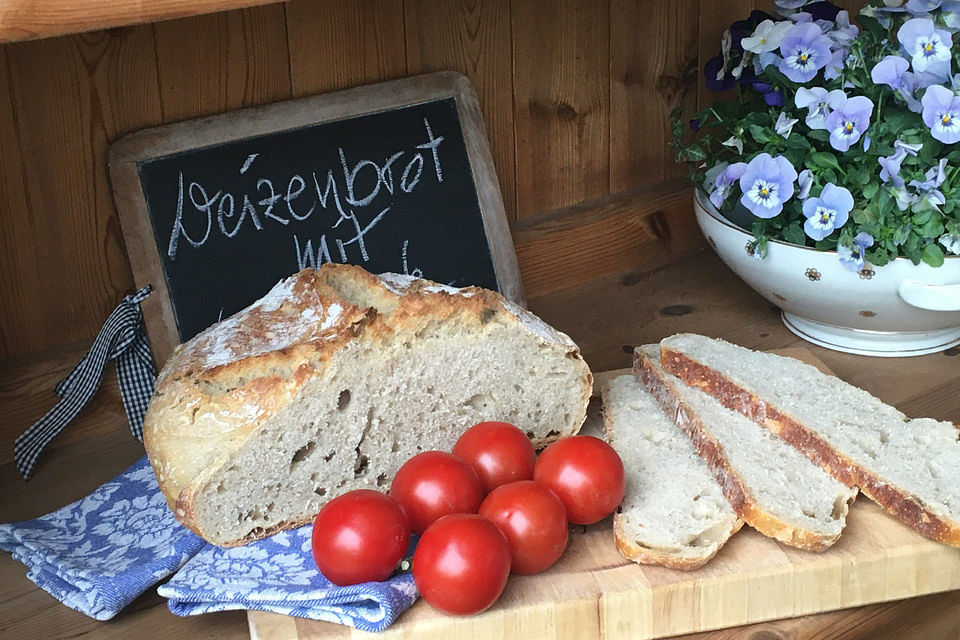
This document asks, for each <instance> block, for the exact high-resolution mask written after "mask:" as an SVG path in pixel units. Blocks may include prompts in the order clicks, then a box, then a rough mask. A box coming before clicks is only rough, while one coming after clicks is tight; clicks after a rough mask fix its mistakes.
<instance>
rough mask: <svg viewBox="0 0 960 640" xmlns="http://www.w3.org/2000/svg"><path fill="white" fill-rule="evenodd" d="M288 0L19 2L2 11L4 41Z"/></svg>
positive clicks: (1, 41) (0, 21)
mask: <svg viewBox="0 0 960 640" xmlns="http://www.w3.org/2000/svg"><path fill="white" fill-rule="evenodd" d="M284 1H285V0H185V1H182V2H143V0H85V1H80V2H73V3H71V7H70V8H69V9H68V8H67V7H64V6H61V3H60V2H19V3H13V7H12V8H11V9H9V10H6V11H3V12H0V44H6V43H10V42H21V41H23V40H36V39H39V38H50V37H53V36H63V35H68V34H73V33H84V32H87V31H99V30H102V29H112V28H115V27H126V26H131V25H135V24H144V23H147V22H156V21H158V20H173V19H176V18H186V17H189V16H196V15H201V14H206V13H215V12H218V11H230V10H233V9H244V8H248V7H255V6H259V5H265V4H276V3H279V2H284Z"/></svg>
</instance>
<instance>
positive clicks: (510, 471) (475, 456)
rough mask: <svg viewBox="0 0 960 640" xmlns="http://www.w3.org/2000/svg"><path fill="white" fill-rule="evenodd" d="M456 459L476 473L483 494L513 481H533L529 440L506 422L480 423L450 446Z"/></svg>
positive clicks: (535, 459)
mask: <svg viewBox="0 0 960 640" xmlns="http://www.w3.org/2000/svg"><path fill="white" fill-rule="evenodd" d="M453 455H455V456H457V457H458V458H460V459H461V460H463V461H464V462H466V463H467V464H468V465H470V467H471V468H472V469H473V470H474V471H476V472H477V475H478V476H480V482H481V483H483V491H484V493H490V492H491V491H493V490H494V489H496V488H497V487H499V486H500V485H503V484H507V483H509V482H516V481H517V480H530V479H531V478H533V465H534V464H536V462H537V452H536V451H534V449H533V444H532V443H531V442H530V438H528V437H527V436H526V434H524V433H523V431H521V430H520V429H518V428H516V427H515V426H513V425H512V424H510V423H509V422H481V423H480V424H475V425H473V426H472V427H470V428H469V429H467V430H466V431H465V432H464V433H463V435H462V436H460V439H459V440H457V443H456V444H455V445H453Z"/></svg>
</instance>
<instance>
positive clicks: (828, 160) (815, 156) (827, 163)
mask: <svg viewBox="0 0 960 640" xmlns="http://www.w3.org/2000/svg"><path fill="white" fill-rule="evenodd" d="M810 160H811V161H813V163H814V164H815V165H816V166H817V167H822V168H825V169H836V170H837V171H840V165H839V164H838V163H837V156H835V155H833V154H832V153H830V152H829V151H816V152H814V153H812V154H810Z"/></svg>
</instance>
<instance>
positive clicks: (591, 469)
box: [533, 436, 624, 524]
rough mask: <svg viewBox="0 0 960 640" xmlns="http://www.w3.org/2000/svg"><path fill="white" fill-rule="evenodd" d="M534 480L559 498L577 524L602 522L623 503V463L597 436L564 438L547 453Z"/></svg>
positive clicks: (535, 471) (539, 461)
mask: <svg viewBox="0 0 960 640" xmlns="http://www.w3.org/2000/svg"><path fill="white" fill-rule="evenodd" d="M533 479H534V480H535V481H537V482H540V483H542V484H544V485H546V486H547V487H549V488H550V490H551V491H553V492H554V493H555V494H557V497H558V498H560V501H561V502H563V506H564V507H566V509H567V520H569V521H570V522H572V523H573V524H593V523H594V522H597V521H598V520H602V519H603V518H605V517H606V516H608V515H610V514H611V513H612V512H613V510H614V509H616V508H617V505H619V504H620V501H622V500H623V491H624V476H623V462H622V461H621V460H620V456H619V455H617V452H616V451H614V449H613V447H611V446H610V445H609V444H607V443H606V442H604V441H603V440H600V439H599V438H594V437H593V436H571V437H569V438H563V439H561V440H557V441H556V442H554V443H553V444H551V445H550V446H549V447H547V448H546V449H544V450H543V453H541V454H540V458H539V459H538V460H537V466H536V467H535V468H534V470H533Z"/></svg>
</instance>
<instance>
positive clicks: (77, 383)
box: [13, 285, 156, 480]
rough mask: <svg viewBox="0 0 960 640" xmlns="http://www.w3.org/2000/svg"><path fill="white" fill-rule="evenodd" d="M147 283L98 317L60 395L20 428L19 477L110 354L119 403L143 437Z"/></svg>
mask: <svg viewBox="0 0 960 640" xmlns="http://www.w3.org/2000/svg"><path fill="white" fill-rule="evenodd" d="M150 291H151V288H150V286H149V285H147V286H146V287H144V288H142V289H140V290H139V291H137V292H136V293H133V294H131V295H128V296H126V297H124V299H123V301H122V302H121V303H120V304H119V305H118V306H117V308H116V309H114V310H113V313H111V314H110V317H109V318H107V321H106V322H105V323H104V325H103V328H102V329H100V333H99V334H98V335H97V339H96V340H94V342H93V346H92V347H91V348H90V351H88V352H87V354H86V355H85V356H84V357H83V359H82V360H81V361H80V363H79V364H77V366H76V367H74V369H73V371H71V372H70V374H69V375H68V376H67V377H66V378H64V379H63V380H61V381H60V382H59V383H58V384H57V386H56V393H57V395H58V396H60V401H59V402H58V403H57V404H56V405H54V407H53V408H52V409H50V411H48V412H47V413H46V414H45V415H44V416H43V417H42V418H40V419H39V420H37V421H36V422H35V423H33V425H31V426H30V428H29V429H27V430H26V431H24V432H23V433H22V434H20V437H18V438H17V440H16V442H15V443H14V447H13V457H14V458H15V459H16V461H17V468H18V469H19V470H20V474H21V475H22V476H23V478H24V479H25V480H27V479H29V478H30V476H31V475H32V474H33V468H34V466H35V465H36V463H37V459H38V458H39V457H40V454H41V453H42V452H43V449H44V447H46V446H47V445H48V444H50V441H52V440H53V439H54V438H56V437H57V435H59V434H60V432H61V431H63V430H64V429H65V428H66V426H67V425H68V424H70V422H71V421H72V420H73V419H74V418H75V417H76V416H77V414H78V413H80V411H81V410H82V409H83V408H84V407H85V406H86V405H87V403H88V402H89V401H90V399H91V398H93V396H94V394H96V392H97V389H99V388H100V382H101V381H102V380H103V372H104V369H105V368H106V366H107V362H109V361H110V360H116V362H117V379H118V381H119V383H120V397H121V399H122V400H123V409H124V411H125V412H126V414H127V421H128V422H129V423H130V431H132V432H133V435H134V436H136V437H137V439H139V440H143V415H144V413H146V411H147V404H149V402H150V396H152V395H153V384H154V380H155V379H156V369H155V368H154V365H153V355H152V354H151V353H150V345H149V343H148V342H147V334H146V332H145V331H144V327H143V313H142V312H141V311H140V302H141V301H142V300H143V299H144V298H146V297H147V296H148V295H150Z"/></svg>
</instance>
